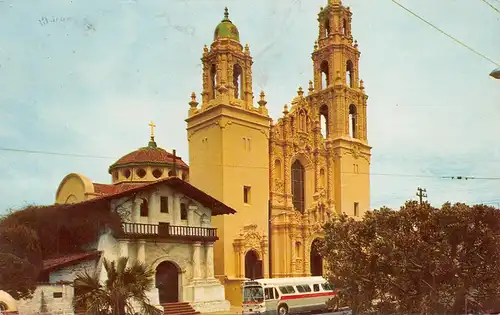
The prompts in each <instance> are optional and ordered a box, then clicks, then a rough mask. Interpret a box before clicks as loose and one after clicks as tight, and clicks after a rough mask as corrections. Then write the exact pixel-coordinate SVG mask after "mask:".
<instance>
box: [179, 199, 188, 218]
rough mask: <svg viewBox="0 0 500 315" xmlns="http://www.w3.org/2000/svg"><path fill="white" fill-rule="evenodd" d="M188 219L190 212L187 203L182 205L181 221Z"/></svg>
mask: <svg viewBox="0 0 500 315" xmlns="http://www.w3.org/2000/svg"><path fill="white" fill-rule="evenodd" d="M187 219H188V212H187V208H186V204H185V203H181V220H187Z"/></svg>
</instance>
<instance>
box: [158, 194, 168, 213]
mask: <svg viewBox="0 0 500 315" xmlns="http://www.w3.org/2000/svg"><path fill="white" fill-rule="evenodd" d="M160 212H161V213H168V197H163V196H162V197H160Z"/></svg>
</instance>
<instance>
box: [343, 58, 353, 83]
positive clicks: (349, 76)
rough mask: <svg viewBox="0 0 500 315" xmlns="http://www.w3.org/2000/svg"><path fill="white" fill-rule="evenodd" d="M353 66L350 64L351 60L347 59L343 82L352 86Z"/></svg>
mask: <svg viewBox="0 0 500 315" xmlns="http://www.w3.org/2000/svg"><path fill="white" fill-rule="evenodd" d="M353 70H354V66H353V65H352V61H350V60H347V63H346V67H345V82H346V84H347V85H348V86H349V87H351V88H353V87H354V71H353Z"/></svg>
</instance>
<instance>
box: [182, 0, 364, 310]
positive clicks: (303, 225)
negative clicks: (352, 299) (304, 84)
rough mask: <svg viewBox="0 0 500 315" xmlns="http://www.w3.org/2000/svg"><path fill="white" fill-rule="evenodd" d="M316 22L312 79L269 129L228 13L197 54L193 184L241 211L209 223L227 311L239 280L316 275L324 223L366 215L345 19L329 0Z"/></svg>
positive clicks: (359, 93)
mask: <svg viewBox="0 0 500 315" xmlns="http://www.w3.org/2000/svg"><path fill="white" fill-rule="evenodd" d="M318 16H319V19H318V21H319V37H318V41H317V42H316V44H315V45H314V50H313V52H312V60H313V69H312V70H313V71H312V72H313V74H314V78H313V80H312V81H310V82H309V87H308V91H307V92H306V91H304V90H303V89H302V88H299V89H298V91H297V96H296V97H295V98H294V99H293V100H292V102H291V104H287V105H285V106H284V110H283V116H282V117H281V118H279V119H278V120H277V121H276V122H275V123H273V121H272V120H271V118H270V117H269V116H268V111H267V108H266V105H267V102H266V100H265V95H264V93H263V92H261V93H260V100H259V101H258V102H257V104H258V106H256V105H254V97H253V92H252V74H251V65H252V58H251V55H250V49H249V47H248V45H245V46H242V45H241V44H240V41H239V32H238V30H237V29H236V27H235V26H234V24H232V22H231V21H230V20H229V15H228V12H227V10H226V12H225V16H224V19H223V20H222V22H221V23H220V24H219V25H218V26H217V28H216V30H215V34H214V42H213V43H212V44H211V45H210V49H209V48H208V47H207V46H205V48H204V50H203V57H202V61H203V91H202V98H201V106H198V105H199V103H198V102H197V101H196V95H195V94H194V93H193V95H192V100H191V102H190V103H189V104H190V110H189V117H188V118H187V120H186V121H187V123H188V128H187V130H188V141H189V151H190V152H189V153H190V158H189V160H190V181H191V183H193V184H194V185H195V186H197V187H199V188H200V189H202V190H204V191H206V192H208V193H210V194H211V195H212V196H214V197H216V198H219V199H220V200H222V201H223V202H225V203H227V204H229V205H231V206H233V207H234V208H235V209H236V210H237V212H238V213H237V214H236V215H234V216H227V217H224V218H221V219H220V221H218V220H215V221H214V222H213V224H214V225H215V226H216V227H217V228H218V233H219V237H220V240H219V241H217V242H216V244H215V248H214V254H215V273H216V276H217V277H218V278H219V279H221V280H222V279H223V282H224V283H225V285H226V297H227V298H228V299H229V300H230V301H231V303H233V304H237V303H238V302H239V303H241V290H240V283H241V280H242V278H245V277H246V278H252V277H258V276H265V277H267V276H272V277H291V276H307V275H311V274H314V275H316V274H321V273H322V272H323V267H324V266H323V263H322V260H321V257H320V256H319V254H318V252H317V250H316V244H317V242H318V240H320V239H321V238H322V236H323V235H322V233H323V232H322V226H323V224H324V223H325V222H326V221H327V220H328V219H329V218H331V217H332V216H333V215H336V214H338V213H346V214H348V215H350V216H353V217H361V216H362V215H363V212H364V211H366V210H368V208H369V200H370V180H369V173H370V150H371V148H370V147H369V146H368V143H367V123H366V104H367V98H368V97H367V96H366V94H365V92H364V86H363V81H361V80H359V56H360V52H359V50H358V45H357V43H356V41H353V38H352V35H351V16H352V14H351V12H350V10H349V8H346V7H344V6H343V5H342V4H341V2H340V1H339V0H329V3H328V5H327V6H326V7H325V8H321V10H320V13H319V15H318ZM249 266H250V267H249Z"/></svg>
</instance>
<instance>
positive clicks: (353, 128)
mask: <svg viewBox="0 0 500 315" xmlns="http://www.w3.org/2000/svg"><path fill="white" fill-rule="evenodd" d="M356 115H357V113H356V105H354V104H351V105H349V136H351V138H357V136H358V135H357V130H358V124H357V117H356Z"/></svg>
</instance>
